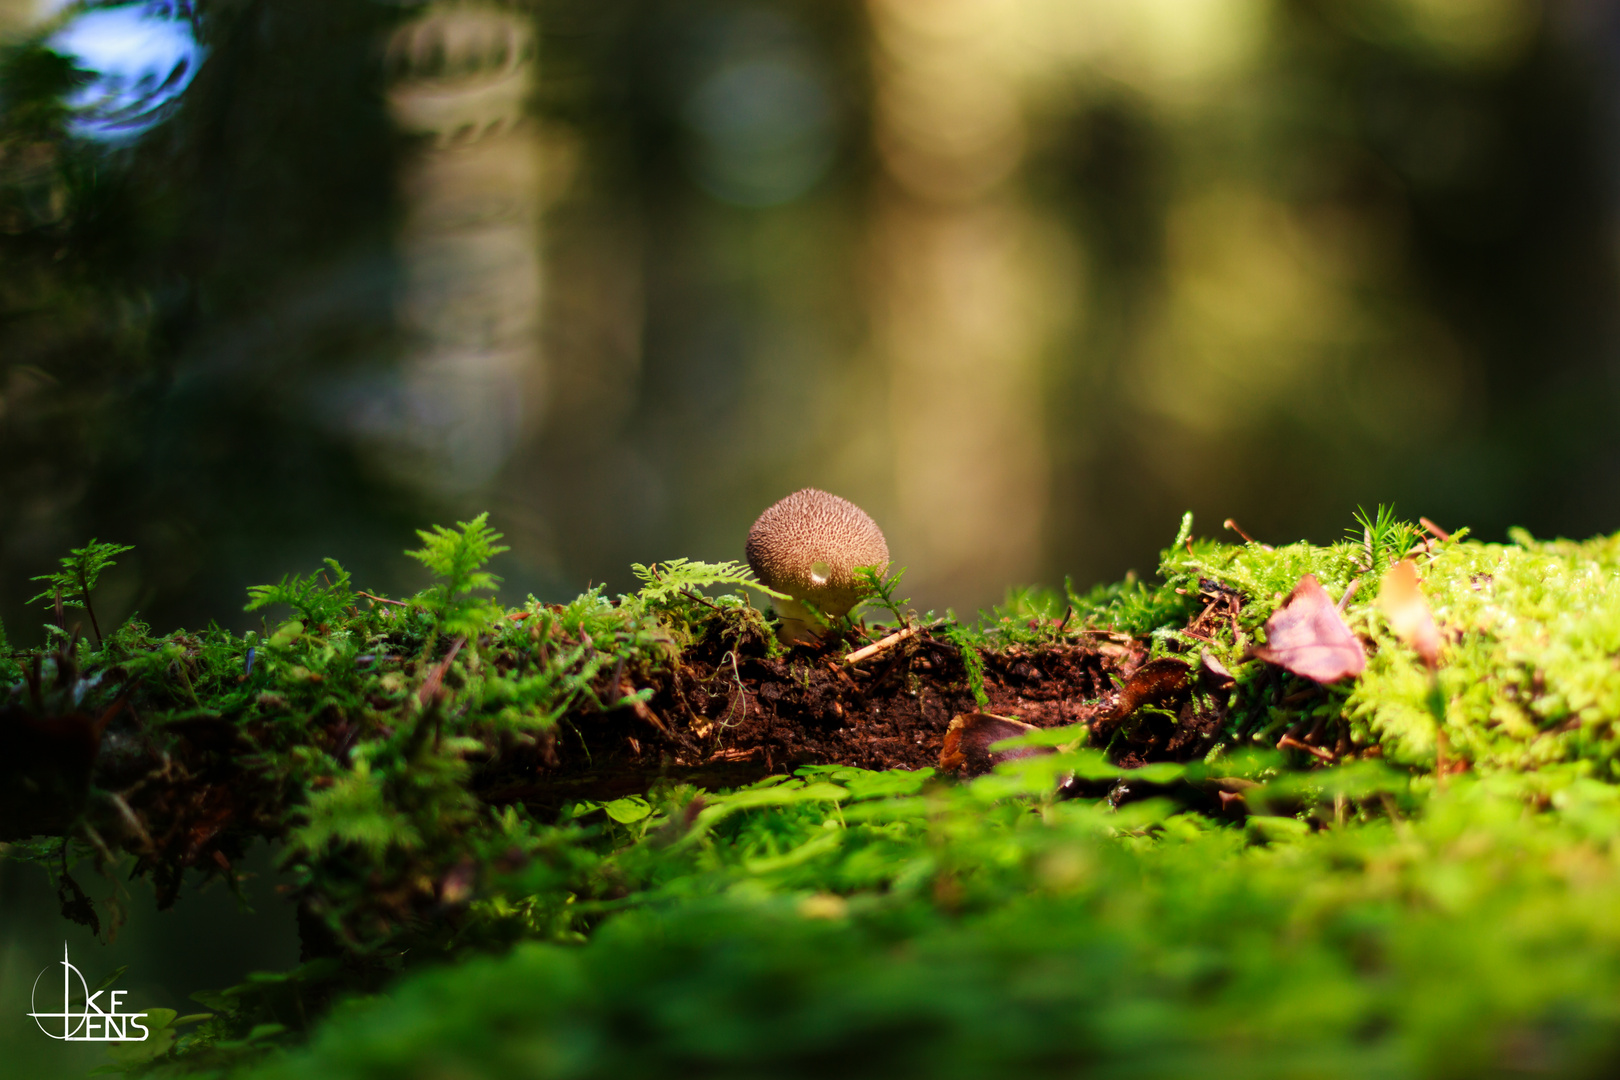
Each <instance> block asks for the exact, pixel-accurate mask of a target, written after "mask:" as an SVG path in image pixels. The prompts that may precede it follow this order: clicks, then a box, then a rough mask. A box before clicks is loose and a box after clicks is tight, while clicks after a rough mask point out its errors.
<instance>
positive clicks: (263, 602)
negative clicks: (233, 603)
mask: <svg viewBox="0 0 1620 1080" xmlns="http://www.w3.org/2000/svg"><path fill="white" fill-rule="evenodd" d="M324 561H325V563H326V570H324V571H323V570H317V571H315V572H314V573H312V574H310V575H309V576H308V577H307V578H305V577H299V576H298V575H297V574H288V575H286V576H285V577H283V578H282V579H281V580H280V581H279V582H277V583H276V584H274V585H253V586H250V587H249V588H248V603H247V606H246V607H245V608H243V609H242V610H244V611H257V610H259V609H260V608H264V607H269V606H270V605H272V604H286V605H287V606H288V607H290V608H292V609H293V611H295V612H296V613H297V614H298V616H299V617H300V618H301V619H303V620H304V622H305V623H307V624H309V625H311V626H319V625H320V624H321V623H329V622H335V621H336V620H337V619H338V618H340V617H341V616H342V615H343V613H344V611H345V610H347V609H348V607H349V606H350V605H351V604H353V603H354V593H353V592H352V591H350V589H349V572H348V571H347V570H345V569H343V567H342V566H341V565H340V564H339V563H338V561H337V560H336V559H326V560H324Z"/></svg>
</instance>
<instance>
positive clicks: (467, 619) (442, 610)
mask: <svg viewBox="0 0 1620 1080" xmlns="http://www.w3.org/2000/svg"><path fill="white" fill-rule="evenodd" d="M416 535H417V536H420V537H421V538H422V547H421V548H419V549H418V550H416V551H407V552H406V553H405V554H407V555H409V556H410V557H411V558H413V559H415V560H416V561H417V562H419V563H421V564H422V565H423V566H425V567H427V568H428V569H429V570H431V571H432V572H433V574H434V575H435V576H436V577H438V578H439V584H437V585H435V586H433V587H432V588H429V589H427V590H424V591H423V592H422V593H420V594H418V596H417V601H418V602H419V603H420V604H421V605H422V606H423V607H425V608H427V609H428V610H429V611H431V612H432V613H433V614H434V615H435V616H436V617H437V620H438V629H439V630H440V631H441V632H443V633H447V634H464V635H466V636H467V637H469V638H471V637H475V636H477V635H478V634H480V633H482V632H483V631H484V630H487V629H488V628H489V627H490V625H491V624H492V623H493V622H494V621H495V619H497V618H499V616H500V613H501V609H500V606H499V605H498V604H496V603H495V601H494V600H492V599H489V598H487V597H479V596H473V595H471V594H472V593H473V592H476V591H484V590H490V589H494V588H496V587H497V586H499V585H500V583H501V579H500V577H499V576H497V575H495V574H491V573H490V572H489V571H487V570H485V569H484V565H485V564H486V563H488V562H489V560H491V559H493V558H494V557H495V556H497V555H499V554H500V553H501V552H503V551H510V550H511V548H509V547H507V546H506V545H504V544H500V543H497V541H499V540H500V539H501V536H502V534H501V533H498V532H496V531H495V530H494V529H492V528H490V527H489V513H488V512H487V511H486V512H484V513H482V514H479V515H478V516H477V517H475V518H473V519H472V520H471V521H458V522H456V528H454V529H447V528H445V527H444V526H443V525H435V526H433V529H432V530H431V531H429V530H426V529H418V530H417V532H416Z"/></svg>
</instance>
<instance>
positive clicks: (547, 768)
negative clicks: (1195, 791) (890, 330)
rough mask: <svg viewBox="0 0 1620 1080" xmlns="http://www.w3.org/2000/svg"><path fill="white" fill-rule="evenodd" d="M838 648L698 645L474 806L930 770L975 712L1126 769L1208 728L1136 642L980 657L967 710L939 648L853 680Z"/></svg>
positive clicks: (937, 640)
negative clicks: (796, 776)
mask: <svg viewBox="0 0 1620 1080" xmlns="http://www.w3.org/2000/svg"><path fill="white" fill-rule="evenodd" d="M851 648H852V647H851V646H849V645H847V644H844V643H839V644H837V645H834V646H828V647H813V646H797V647H795V648H793V649H792V650H791V651H790V652H788V653H787V654H786V655H784V656H780V657H774V658H773V657H770V656H768V655H765V650H764V649H763V648H761V649H759V650H758V652H757V653H756V654H754V655H748V650H746V649H743V650H741V651H742V652H743V655H740V656H739V655H738V653H737V651H734V650H730V649H727V650H721V649H720V648H719V647H718V646H715V647H705V646H703V645H699V646H696V647H693V648H691V649H688V650H687V651H686V652H685V653H683V654H682V657H681V660H680V662H679V663H678V665H677V666H675V667H674V668H673V670H663V671H656V672H643V673H640V674H641V675H642V676H643V681H641V682H640V683H639V684H637V682H636V681H635V679H633V678H631V677H630V676H628V675H626V674H625V673H623V672H619V673H617V674H616V675H615V678H617V679H618V680H619V681H620V688H619V693H615V694H611V695H609V694H607V693H604V694H603V695H602V696H603V698H604V699H616V698H619V697H621V696H622V695H624V694H628V693H630V692H632V691H633V690H635V689H636V686H637V685H641V686H646V685H651V686H652V687H653V689H654V693H653V696H652V698H651V700H650V701H649V702H648V703H647V704H646V705H645V706H642V707H639V708H632V707H625V708H621V709H617V710H613V711H610V712H605V713H603V712H592V713H588V714H577V715H572V716H570V717H568V718H567V719H566V720H565V721H564V722H563V723H561V724H560V725H558V728H557V729H556V731H555V737H554V738H553V740H552V741H551V743H550V745H549V746H548V747H546V748H545V751H544V753H543V754H541V755H540V757H539V760H537V761H534V762H532V763H530V767H531V768H532V769H533V771H532V772H529V771H528V769H525V770H523V771H525V772H528V775H527V776H524V777H522V778H520V777H518V776H514V775H512V771H509V770H507V769H500V770H496V771H493V772H492V773H491V774H490V775H489V776H487V777H486V781H485V783H484V784H483V785H481V786H482V787H483V794H484V796H485V797H486V798H488V799H490V800H492V801H496V802H505V801H519V800H521V801H523V802H525V803H528V804H530V805H531V806H535V807H536V808H554V807H556V806H557V805H559V804H561V803H563V802H566V801H568V800H571V799H579V798H593V799H605V798H615V797H618V796H621V795H626V794H631V793H637V792H642V791H645V790H646V789H647V788H648V787H649V786H650V785H651V784H653V783H654V782H656V781H657V780H658V779H660V778H667V779H669V780H673V781H679V782H687V783H695V784H697V785H699V786H702V787H723V786H735V785H738V784H745V783H749V782H752V781H754V780H757V779H759V778H761V777H764V776H766V775H769V774H772V773H778V774H782V773H791V772H792V771H793V770H794V769H796V768H799V767H801V766H804V765H829V764H838V765H853V766H859V767H861V768H866V769H918V768H923V767H925V766H934V767H939V766H940V765H941V760H940V757H941V749H942V746H943V744H944V740H945V733H946V730H947V729H948V728H949V727H950V724H951V721H952V719H953V718H955V717H957V716H961V715H964V714H971V713H976V712H985V713H991V714H995V715H998V716H1008V717H1015V718H1017V719H1019V720H1022V721H1024V722H1026V723H1028V724H1031V725H1033V726H1035V727H1040V728H1048V727H1061V726H1065V725H1071V724H1088V725H1090V726H1091V729H1092V732H1093V740H1092V741H1093V743H1094V744H1104V743H1105V744H1107V745H1108V746H1109V749H1110V754H1111V756H1112V757H1114V759H1115V760H1116V761H1118V762H1119V763H1120V764H1122V765H1127V766H1130V765H1138V764H1142V763H1143V762H1146V761H1150V760H1165V759H1172V760H1181V759H1184V758H1186V757H1188V756H1190V755H1191V754H1193V753H1195V752H1199V751H1200V748H1204V747H1207V744H1208V739H1209V738H1211V737H1213V735H1214V734H1215V733H1216V732H1217V731H1218V729H1219V724H1220V720H1221V717H1219V716H1218V715H1215V714H1214V713H1213V712H1202V713H1201V712H1199V711H1198V710H1196V709H1195V707H1194V704H1193V701H1194V698H1193V695H1192V694H1191V689H1190V687H1189V684H1188V679H1187V672H1188V667H1187V665H1186V664H1185V663H1184V662H1182V661H1180V660H1176V659H1173V658H1171V659H1162V658H1161V659H1160V660H1155V661H1152V662H1145V657H1146V649H1145V647H1144V646H1143V645H1142V644H1141V643H1139V642H1128V643H1120V642H1117V641H1108V640H1104V641H1102V642H1100V643H1098V644H1095V645H1078V644H1052V645H1048V646H1044V647H1038V648H1037V647H1021V646H1014V647H1012V648H1009V649H1007V650H1006V651H983V650H981V651H979V657H980V662H981V665H982V669H983V690H984V693H985V696H986V697H987V698H988V703H987V704H984V705H982V706H981V705H980V704H979V703H978V702H977V701H975V699H974V695H973V692H972V689H971V687H970V684H969V681H968V673H967V670H966V668H965V666H964V664H963V660H962V651H961V647H960V646H958V645H957V643H956V642H954V641H952V640H950V639H948V638H945V637H943V636H936V635H934V634H932V633H930V632H928V631H926V630H924V631H920V632H919V633H917V634H916V635H914V636H913V637H911V638H908V639H906V640H904V641H902V642H900V643H899V644H898V645H897V646H895V647H893V648H891V649H890V650H888V651H886V652H884V653H881V654H879V655H877V656H874V657H872V658H870V659H868V660H866V661H863V662H861V663H858V664H854V665H849V664H846V663H845V662H844V657H845V656H847V655H848V654H849V653H850V651H851ZM609 689H611V681H610V684H609ZM1144 706H1152V707H1151V708H1144Z"/></svg>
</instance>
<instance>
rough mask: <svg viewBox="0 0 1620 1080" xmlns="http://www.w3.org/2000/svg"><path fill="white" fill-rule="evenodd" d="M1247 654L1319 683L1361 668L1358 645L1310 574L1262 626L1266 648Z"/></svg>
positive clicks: (1363, 664)
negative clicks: (1264, 632) (1263, 627)
mask: <svg viewBox="0 0 1620 1080" xmlns="http://www.w3.org/2000/svg"><path fill="white" fill-rule="evenodd" d="M1252 654H1253V655H1254V656H1258V657H1259V658H1260V659H1262V660H1264V661H1266V662H1267V663H1272V664H1276V665H1277V666H1278V667H1280V668H1284V669H1286V670H1288V671H1291V672H1293V673H1294V674H1295V675H1303V676H1305V677H1306V678H1307V679H1315V680H1316V681H1317V682H1320V683H1330V682H1336V681H1338V680H1339V679H1342V678H1344V677H1345V676H1347V675H1360V674H1361V673H1362V671H1363V670H1365V669H1366V667H1367V654H1366V653H1365V652H1363V651H1362V648H1361V642H1360V641H1359V640H1357V638H1356V635H1354V634H1352V633H1351V632H1350V628H1349V627H1348V626H1346V625H1345V624H1344V619H1342V618H1340V616H1339V609H1338V608H1337V607H1336V606H1335V605H1334V603H1333V600H1332V598H1331V597H1329V596H1328V594H1327V592H1326V591H1325V590H1324V589H1323V588H1322V586H1321V584H1320V583H1318V582H1317V580H1316V575H1315V574H1306V575H1305V576H1304V577H1302V578H1300V579H1299V584H1298V585H1295V586H1294V591H1293V592H1291V593H1289V594H1288V599H1286V600H1284V601H1283V602H1282V606H1281V607H1279V608H1278V609H1277V610H1276V611H1274V612H1273V613H1272V615H1271V618H1269V619H1267V620H1266V643H1265V644H1264V645H1261V646H1258V647H1256V648H1255V649H1254V650H1252Z"/></svg>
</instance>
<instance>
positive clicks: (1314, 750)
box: [1277, 735, 1333, 761]
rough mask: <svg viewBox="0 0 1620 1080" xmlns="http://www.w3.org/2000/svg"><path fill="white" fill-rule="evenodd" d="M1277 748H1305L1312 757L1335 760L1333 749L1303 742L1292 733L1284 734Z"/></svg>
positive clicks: (1278, 741)
mask: <svg viewBox="0 0 1620 1080" xmlns="http://www.w3.org/2000/svg"><path fill="white" fill-rule="evenodd" d="M1277 749H1279V750H1303V751H1305V752H1306V753H1307V754H1310V755H1311V756H1312V757H1316V758H1320V759H1322V760H1323V761H1332V760H1333V751H1331V750H1326V749H1323V748H1322V747H1320V746H1311V745H1310V744H1309V743H1302V742H1300V741H1299V740H1298V739H1296V738H1294V737H1293V736H1292V735H1284V736H1283V737H1282V738H1280V739H1278V740H1277Z"/></svg>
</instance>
